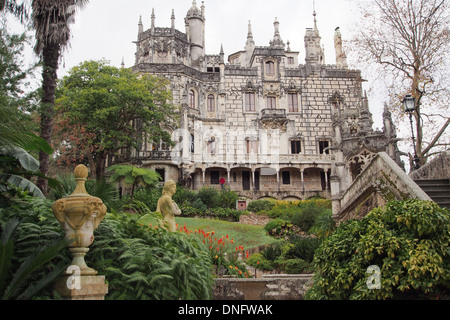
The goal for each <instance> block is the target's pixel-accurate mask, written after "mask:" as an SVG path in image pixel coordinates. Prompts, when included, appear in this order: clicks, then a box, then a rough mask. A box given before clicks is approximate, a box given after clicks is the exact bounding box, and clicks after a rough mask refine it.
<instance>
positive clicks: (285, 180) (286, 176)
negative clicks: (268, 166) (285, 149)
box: [281, 171, 291, 184]
mask: <svg viewBox="0 0 450 320" xmlns="http://www.w3.org/2000/svg"><path fill="white" fill-rule="evenodd" d="M281 177H282V180H283V184H291V173H290V172H289V171H282V172H281Z"/></svg>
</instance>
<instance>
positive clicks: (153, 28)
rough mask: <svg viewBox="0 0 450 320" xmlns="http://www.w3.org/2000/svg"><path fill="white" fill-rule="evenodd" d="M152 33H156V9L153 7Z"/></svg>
mask: <svg viewBox="0 0 450 320" xmlns="http://www.w3.org/2000/svg"><path fill="white" fill-rule="evenodd" d="M151 29H152V33H155V9H154V8H152V25H151Z"/></svg>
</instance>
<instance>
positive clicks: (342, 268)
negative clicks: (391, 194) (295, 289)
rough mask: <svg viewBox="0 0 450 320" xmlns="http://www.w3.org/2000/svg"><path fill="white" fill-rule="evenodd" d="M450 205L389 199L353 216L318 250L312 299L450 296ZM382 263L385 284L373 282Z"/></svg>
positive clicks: (310, 293)
mask: <svg viewBox="0 0 450 320" xmlns="http://www.w3.org/2000/svg"><path fill="white" fill-rule="evenodd" d="M449 248H450V211H449V210H447V209H443V208H440V207H439V206H438V205H437V204H436V203H434V202H431V201H419V200H407V201H393V202H389V203H388V204H387V205H386V206H385V207H384V208H377V209H374V210H372V211H371V212H370V213H369V214H368V215H367V216H366V217H364V218H363V219H362V220H349V221H346V222H344V223H341V224H340V225H339V227H338V228H337V229H336V230H335V231H334V232H333V234H331V235H330V236H329V237H328V238H326V239H325V240H324V242H323V243H322V245H321V246H320V247H319V248H318V250H317V251H316V254H315V256H314V266H315V277H314V285H313V287H312V288H311V290H310V291H309V292H308V297H309V298H310V299H403V298H413V299H423V298H425V299H436V298H450V297H449V296H448V292H449V290H450V250H449ZM369 266H377V267H378V268H379V269H380V289H378V290H375V289H370V288H369V286H368V285H367V281H368V280H369V274H368V273H367V271H368V267H369Z"/></svg>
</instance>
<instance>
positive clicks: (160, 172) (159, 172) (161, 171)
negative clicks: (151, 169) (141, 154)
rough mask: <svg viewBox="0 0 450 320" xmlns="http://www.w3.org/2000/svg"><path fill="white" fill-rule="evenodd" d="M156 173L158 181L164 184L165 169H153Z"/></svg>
mask: <svg viewBox="0 0 450 320" xmlns="http://www.w3.org/2000/svg"><path fill="white" fill-rule="evenodd" d="M155 171H156V173H158V174H159V175H160V178H159V181H161V182H164V181H165V173H166V170H165V169H155Z"/></svg>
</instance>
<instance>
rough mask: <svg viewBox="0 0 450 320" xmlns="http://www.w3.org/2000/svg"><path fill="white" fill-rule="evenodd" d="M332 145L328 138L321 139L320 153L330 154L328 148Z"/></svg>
mask: <svg viewBox="0 0 450 320" xmlns="http://www.w3.org/2000/svg"><path fill="white" fill-rule="evenodd" d="M329 146H330V143H329V142H328V141H327V140H320V141H319V153H320V154H329V153H330V152H329V150H328V149H327V148H328V147H329Z"/></svg>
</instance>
